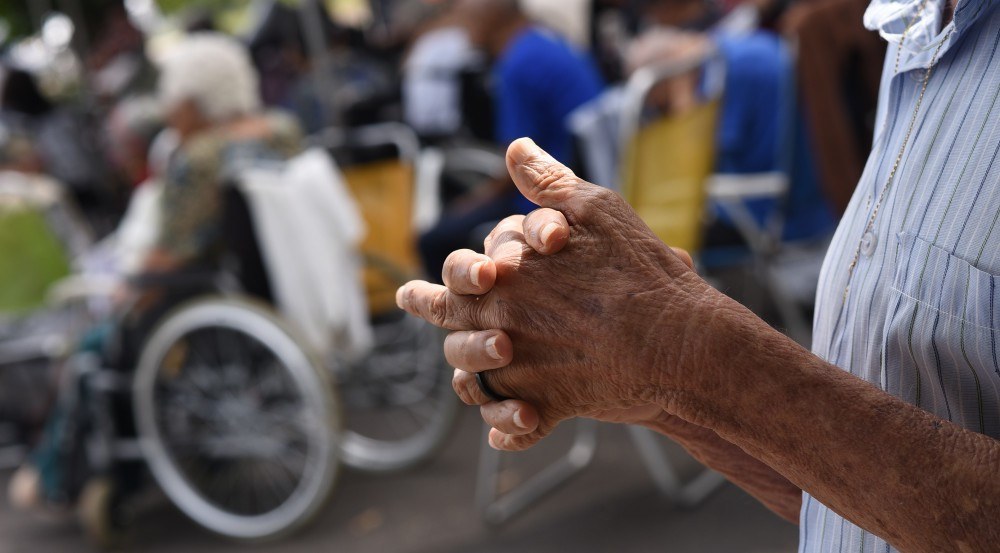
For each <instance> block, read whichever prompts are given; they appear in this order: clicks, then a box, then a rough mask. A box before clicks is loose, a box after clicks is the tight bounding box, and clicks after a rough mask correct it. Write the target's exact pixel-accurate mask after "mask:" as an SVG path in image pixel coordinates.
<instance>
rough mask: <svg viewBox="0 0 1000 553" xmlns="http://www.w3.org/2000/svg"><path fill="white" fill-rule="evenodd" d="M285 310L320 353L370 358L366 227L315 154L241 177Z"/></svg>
mask: <svg viewBox="0 0 1000 553" xmlns="http://www.w3.org/2000/svg"><path fill="white" fill-rule="evenodd" d="M238 183H239V186H240V187H241V189H242V191H243V193H244V195H245V196H246V198H247V201H248V203H249V205H250V210H251V213H252V215H253V220H254V224H255V227H256V228H255V230H256V232H257V239H258V241H259V242H260V247H261V251H262V254H263V257H264V264H265V267H266V269H267V272H268V275H269V277H270V280H271V285H272V288H273V291H274V296H275V302H276V304H277V307H278V309H279V310H280V311H281V313H282V314H283V315H285V317H286V318H287V319H288V320H289V321H291V322H292V323H293V324H294V325H295V326H296V327H297V329H298V330H299V331H300V332H302V334H303V337H304V338H305V339H307V340H308V341H309V344H310V345H311V346H313V347H314V348H315V350H316V352H317V353H319V354H321V355H327V354H329V353H331V352H332V351H336V352H337V353H338V354H339V355H343V356H345V357H347V358H348V359H356V358H359V357H361V356H364V355H365V354H367V353H368V351H369V350H370V349H371V347H372V344H373V342H374V339H373V336H372V329H371V326H370V323H369V320H368V306H367V303H366V296H365V289H364V284H363V283H362V281H361V275H362V272H361V269H362V262H361V257H360V255H359V253H358V246H359V245H360V243H361V241H362V240H363V239H364V237H365V233H366V228H365V223H364V220H363V219H362V218H361V213H360V211H359V210H358V207H357V204H356V203H355V201H354V198H353V197H352V196H351V194H350V192H349V191H348V189H347V186H346V184H345V181H344V177H343V175H341V173H340V171H339V170H338V169H337V168H336V166H334V164H333V161H332V160H331V159H330V157H329V155H327V154H326V152H324V151H322V150H319V149H309V150H307V151H305V152H304V153H302V154H300V155H298V156H297V157H295V158H293V159H292V160H290V161H288V162H287V163H284V164H279V165H262V166H254V167H251V168H248V169H246V170H245V171H243V172H242V174H241V175H240V177H239V179H238Z"/></svg>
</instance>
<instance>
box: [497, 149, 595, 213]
mask: <svg viewBox="0 0 1000 553" xmlns="http://www.w3.org/2000/svg"><path fill="white" fill-rule="evenodd" d="M507 170H508V171H510V176H511V177H512V178H513V179H514V184H515V185H517V189H518V190H520V191H521V193H522V194H524V196H525V197H526V198H528V199H529V200H531V201H532V202H534V203H535V204H536V205H538V206H541V207H550V208H553V209H558V210H559V211H562V212H563V213H567V214H569V213H575V212H576V211H577V210H578V209H580V208H581V207H582V206H583V203H584V202H586V200H587V199H588V198H589V197H590V196H592V195H593V194H594V193H595V192H596V190H598V189H600V187H598V186H596V185H593V184H590V183H588V182H585V181H583V180H582V179H580V178H578V177H577V176H576V175H575V174H574V173H573V171H571V170H570V169H569V168H568V167H566V166H565V165H563V164H562V163H559V162H558V161H556V159H555V158H553V157H552V156H550V155H549V154H548V153H546V152H545V151H544V150H542V149H541V148H539V147H538V145H536V144H535V143H534V142H533V141H532V140H531V139H530V138H520V139H518V140H515V141H514V142H513V143H511V145H510V147H509V148H508V149H507Z"/></svg>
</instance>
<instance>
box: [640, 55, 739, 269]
mask: <svg viewBox="0 0 1000 553" xmlns="http://www.w3.org/2000/svg"><path fill="white" fill-rule="evenodd" d="M717 59H718V58H717V54H716V53H715V52H714V51H712V52H709V53H708V54H707V55H706V56H705V57H703V58H699V59H697V60H692V61H689V62H685V63H682V64H673V65H670V66H664V67H658V68H647V69H643V70H640V71H639V72H637V73H636V74H635V75H634V76H633V77H632V79H631V80H630V81H629V84H628V87H627V89H626V93H625V99H624V106H623V112H622V130H621V137H620V140H621V143H622V152H624V154H623V157H622V164H621V172H622V179H621V183H622V184H621V188H622V189H621V191H622V195H623V196H624V197H625V199H626V200H627V201H628V202H629V203H630V204H631V205H632V207H633V208H635V210H636V211H637V212H638V213H639V215H640V216H641V217H642V219H643V220H644V221H645V222H646V224H648V225H649V226H650V228H651V229H652V230H653V232H655V233H656V235H657V236H658V237H659V238H660V239H661V240H663V241H664V242H666V243H667V244H670V245H671V246H675V247H679V248H683V249H685V250H688V251H690V252H696V251H697V250H698V249H699V247H700V246H701V237H702V232H703V230H704V214H705V204H706V189H705V183H706V182H707V181H708V179H709V177H710V176H711V175H712V173H713V172H714V169H715V144H716V127H717V125H718V119H719V110H720V107H719V106H720V99H721V95H722V84H721V83H722V82H723V78H722V76H721V75H720V73H721V72H723V71H724V69H721V67H724V66H722V65H721V63H717ZM696 70H701V71H702V72H703V74H704V76H703V78H702V82H703V83H704V86H702V88H703V89H705V90H703V91H702V94H700V95H699V100H700V101H699V103H697V104H696V105H693V106H690V107H688V108H686V109H684V110H683V111H680V112H678V113H668V114H666V115H663V116H660V117H656V118H654V119H653V120H652V121H645V119H646V115H645V114H646V112H647V110H648V105H647V99H648V97H649V95H650V94H651V93H652V92H653V91H654V90H655V89H656V87H657V86H658V85H660V84H661V83H663V82H666V81H669V80H670V79H673V78H676V77H678V76H680V75H683V74H686V73H689V72H692V71H696Z"/></svg>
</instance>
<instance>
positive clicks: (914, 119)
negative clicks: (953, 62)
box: [844, 3, 954, 303]
mask: <svg viewBox="0 0 1000 553" xmlns="http://www.w3.org/2000/svg"><path fill="white" fill-rule="evenodd" d="M925 5H926V3H925ZM916 19H917V18H916V17H915V18H914V21H915V20H916ZM912 24H913V23H912V22H911V23H910V25H907V27H906V29H905V30H904V31H903V34H902V35H901V36H900V39H899V47H898V48H897V49H896V69H895V75H898V74H899V54H900V51H901V50H902V49H903V41H905V40H906V32H907V31H909V30H910V26H912ZM952 32H954V28H952V30H951V31H948V35H947V36H945V37H944V39H942V40H941V42H940V43H938V45H937V49H936V50H934V55H933V56H931V63H930V65H929V66H928V67H927V71H925V72H924V81H923V84H922V85H921V86H920V95H919V96H918V97H917V105H916V107H915V108H914V110H913V115H911V116H910V123H909V126H908V127H907V129H906V136H904V137H903V143H902V144H901V145H900V147H899V153H898V154H897V155H896V161H895V162H893V164H892V170H890V171H889V177H888V178H887V179H886V182H885V185H884V186H883V187H882V191H881V192H880V193H879V195H878V200H877V201H876V202H875V207H874V208H873V209H872V214H871V217H869V218H868V223H867V224H866V225H865V229H864V231H862V233H861V240H860V241H859V242H858V247H857V249H856V250H855V251H854V258H853V259H851V264H850V265H849V266H848V267H847V286H846V287H845V288H844V302H845V303H846V302H847V296H848V295H849V294H850V293H851V278H852V277H853V276H854V269H855V268H857V266H858V261H859V260H860V259H861V249H862V247H863V245H864V242H865V236H867V235H868V233H869V232H871V231H872V230H873V229H874V228H875V220H876V219H877V218H878V213H879V209H880V208H881V207H882V202H883V201H884V200H885V196H886V193H887V192H888V191H889V189H890V188H892V184H893V182H894V181H895V180H896V172H897V171H898V170H899V165H900V164H901V163H902V161H903V155H904V154H905V153H906V147H907V145H908V144H909V143H910V137H911V136H912V135H913V128H914V126H915V125H916V122H917V116H918V115H919V114H920V106H922V105H923V103H924V94H925V93H926V92H927V84H928V83H929V82H930V80H931V74H932V73H933V72H934V66H935V65H936V64H937V61H938V59H937V57H938V54H940V53H941V48H942V47H943V46H944V44H945V43H946V42H948V39H949V38H950V37H951V33H952Z"/></svg>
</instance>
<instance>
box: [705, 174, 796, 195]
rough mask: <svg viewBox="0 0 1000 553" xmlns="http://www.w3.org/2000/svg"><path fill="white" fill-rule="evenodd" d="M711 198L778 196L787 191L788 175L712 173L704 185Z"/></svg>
mask: <svg viewBox="0 0 1000 553" xmlns="http://www.w3.org/2000/svg"><path fill="white" fill-rule="evenodd" d="M706 190H707V192H708V197H709V198H710V199H713V200H720V201H726V200H729V201H734V200H755V199H766V198H780V197H782V196H784V195H785V193H787V192H788V177H787V176H786V175H785V174H784V173H778V172H772V173H753V174H746V175H720V174H716V175H712V176H711V177H709V178H708V182H707V185H706Z"/></svg>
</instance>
